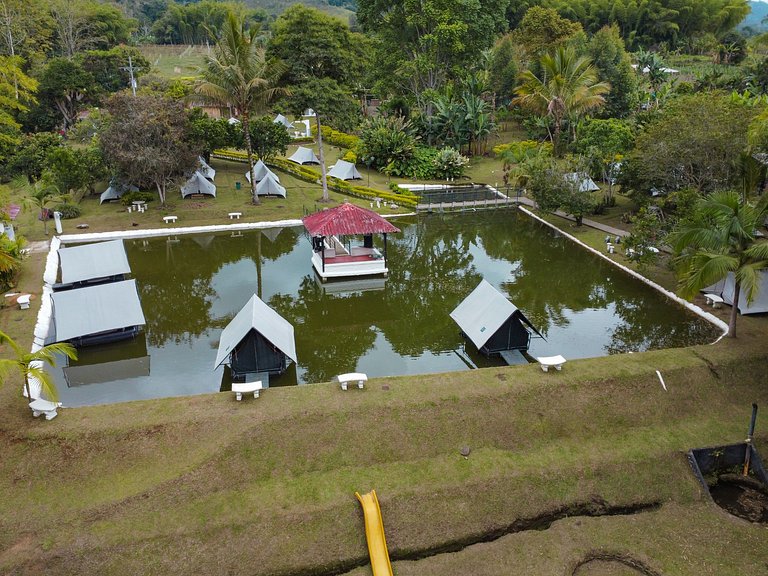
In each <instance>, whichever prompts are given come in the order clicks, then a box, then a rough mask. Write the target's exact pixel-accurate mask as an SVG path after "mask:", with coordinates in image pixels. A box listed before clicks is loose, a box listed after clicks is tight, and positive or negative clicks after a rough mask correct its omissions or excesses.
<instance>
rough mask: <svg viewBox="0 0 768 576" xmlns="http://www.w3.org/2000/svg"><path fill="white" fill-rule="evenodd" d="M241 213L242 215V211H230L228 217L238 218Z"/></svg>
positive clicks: (231, 218)
mask: <svg viewBox="0 0 768 576" xmlns="http://www.w3.org/2000/svg"><path fill="white" fill-rule="evenodd" d="M242 215H243V213H242V212H230V213H229V219H230V220H234V219H235V218H237V219H238V220H240V216H242Z"/></svg>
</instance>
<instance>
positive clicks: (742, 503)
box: [688, 442, 768, 523]
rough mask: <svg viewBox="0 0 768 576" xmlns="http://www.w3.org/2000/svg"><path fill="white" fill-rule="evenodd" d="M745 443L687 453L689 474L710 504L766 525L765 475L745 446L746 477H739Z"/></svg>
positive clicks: (767, 485) (767, 489) (754, 452)
mask: <svg viewBox="0 0 768 576" xmlns="http://www.w3.org/2000/svg"><path fill="white" fill-rule="evenodd" d="M746 450H747V444H746V443H744V442H742V443H740V444H728V445H726V446H716V447H712V448H696V449H693V450H689V451H688V461H689V462H690V464H691V468H692V469H693V473H694V474H695V475H696V477H697V478H698V479H699V482H700V483H701V485H702V486H703V487H704V488H705V489H706V491H707V494H709V497H710V498H711V499H712V501H713V502H714V503H715V504H717V505H718V506H720V507H721V508H723V509H725V510H726V511H728V512H729V513H731V514H733V515H735V516H738V517H740V518H743V519H745V520H748V521H750V522H760V523H768V473H766V470H765V467H764V466H763V461H762V460H761V459H760V455H759V454H758V453H757V450H756V449H755V447H754V446H753V445H749V450H750V461H749V474H748V475H747V476H742V469H743V466H744V455H745V454H746Z"/></svg>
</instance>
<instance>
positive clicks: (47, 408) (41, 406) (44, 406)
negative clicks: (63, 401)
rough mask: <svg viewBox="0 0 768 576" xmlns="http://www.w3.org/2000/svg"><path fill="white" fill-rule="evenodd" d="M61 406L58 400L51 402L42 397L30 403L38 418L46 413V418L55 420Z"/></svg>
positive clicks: (33, 414) (33, 412)
mask: <svg viewBox="0 0 768 576" xmlns="http://www.w3.org/2000/svg"><path fill="white" fill-rule="evenodd" d="M59 406H60V404H58V403H56V402H50V401H48V400H43V399H42V398H38V399H37V400H32V402H30V403H29V407H30V408H32V416H34V417H35V418H37V417H38V416H42V415H43V414H44V415H45V419H46V420H53V419H54V418H56V416H57V414H56V410H57V409H58V408H59Z"/></svg>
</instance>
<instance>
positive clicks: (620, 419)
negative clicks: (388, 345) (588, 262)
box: [0, 347, 768, 574]
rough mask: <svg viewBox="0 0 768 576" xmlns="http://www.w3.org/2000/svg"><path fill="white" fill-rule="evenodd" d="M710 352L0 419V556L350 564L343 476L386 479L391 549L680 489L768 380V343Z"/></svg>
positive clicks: (113, 569)
mask: <svg viewBox="0 0 768 576" xmlns="http://www.w3.org/2000/svg"><path fill="white" fill-rule="evenodd" d="M714 350H716V347H699V348H697V349H687V350H674V351H673V350H667V351H659V352H652V353H646V354H635V355H629V356H623V357H619V356H616V357H610V358H604V359H600V360H585V361H578V362H569V363H568V364H567V365H566V367H565V369H564V371H563V372H562V373H554V374H543V373H542V372H541V371H540V370H538V368H537V367H535V366H527V367H519V368H499V369H486V370H480V371H473V372H465V373H456V374H447V375H431V376H424V377H419V378H390V379H382V380H372V381H370V382H369V385H368V387H367V389H366V390H364V391H356V390H355V391H350V392H347V393H346V394H344V393H342V392H341V391H339V390H338V388H337V387H336V386H332V385H319V386H307V387H300V388H292V389H291V388H288V389H275V390H269V391H267V392H266V393H265V394H264V395H263V398H261V399H259V400H258V401H256V402H247V403H242V404H234V403H233V401H232V398H231V397H230V396H229V395H226V394H219V395H210V396H207V397H197V398H182V399H167V400H163V401H151V402H136V403H129V404H121V405H113V406H105V407H98V408H89V409H73V410H68V411H66V412H64V413H63V415H64V416H65V417H64V418H59V419H57V420H55V421H53V422H50V423H43V424H40V423H30V422H26V423H25V426H24V427H23V428H19V429H14V430H12V429H9V428H8V427H5V428H4V429H3V435H2V443H3V446H2V447H3V453H4V455H5V454H7V455H8V456H9V459H8V460H7V461H8V462H9V463H12V465H11V466H10V467H8V468H7V469H6V468H5V467H4V470H5V471H4V472H3V474H2V476H0V490H2V493H3V494H4V496H7V497H4V498H2V503H0V514H2V517H3V520H2V522H3V524H4V526H3V528H4V530H3V532H4V533H5V534H8V535H9V536H6V537H5V538H4V541H3V544H4V547H5V546H7V547H9V548H10V547H13V545H14V542H15V540H14V539H15V538H16V535H18V534H23V533H29V534H32V535H33V542H34V544H33V545H32V546H31V548H30V549H29V550H26V551H25V552H24V553H21V552H20V553H18V554H13V555H11V556H10V557H5V558H3V560H4V561H5V562H7V563H6V564H5V566H6V567H11V566H14V567H17V568H19V569H20V570H21V572H22V573H23V572H24V571H25V570H26V568H30V567H31V566H32V565H31V564H30V565H28V564H25V563H24V562H25V560H34V559H37V560H44V561H45V562H54V563H59V562H60V563H61V564H60V565H58V564H57V565H58V568H59V569H60V570H59V573H68V572H71V573H83V574H87V573H97V572H99V571H100V570H104V569H105V566H107V565H108V566H109V572H110V573H130V571H128V568H127V567H128V566H131V565H132V564H131V562H127V563H125V564H124V566H125V567H126V568H125V569H124V570H123V569H121V568H120V566H117V565H113V564H112V561H111V560H109V557H110V555H111V554H112V553H113V552H112V550H113V548H114V549H120V550H122V553H121V556H124V557H125V556H128V557H131V558H133V557H137V558H139V557H140V558H142V560H143V561H145V562H147V566H155V567H160V566H161V567H162V570H163V571H164V572H165V573H169V574H172V573H182V567H184V566H186V561H182V560H181V559H179V558H177V560H179V561H178V562H177V563H174V562H173V560H172V559H173V558H176V557H177V556H179V555H181V554H184V555H186V556H185V558H187V557H195V558H197V560H196V562H197V566H198V568H199V569H200V570H194V572H195V573H197V572H199V571H206V570H208V571H216V570H217V562H220V561H222V558H223V557H226V558H228V559H229V560H227V562H226V564H227V565H229V563H230V561H231V560H233V559H238V558H239V559H240V561H241V562H243V563H244V564H243V569H242V570H235V572H234V573H253V572H254V571H253V570H248V569H246V567H248V566H250V567H253V566H259V570H258V573H264V574H270V573H275V574H277V573H287V572H286V571H288V572H290V571H292V570H300V569H304V568H307V567H312V566H315V567H317V566H339V565H346V563H348V562H352V561H354V560H355V558H357V557H358V556H359V549H358V544H359V540H360V538H361V536H360V534H359V533H360V531H361V530H362V524H361V520H360V517H359V511H358V510H357V506H356V504H355V501H354V499H353V498H352V494H351V492H352V491H353V490H354V489H358V490H368V489H370V488H376V489H377V490H378V491H379V492H380V494H381V500H382V506H384V508H385V509H386V518H387V519H386V522H387V526H388V528H389V526H393V529H394V532H395V533H397V534H400V535H401V536H392V537H391V539H392V541H391V545H392V547H393V549H394V550H395V551H397V550H408V549H414V548H417V549H418V548H429V547H432V546H438V545H439V543H440V542H441V541H453V540H460V539H462V538H463V537H465V536H466V535H467V534H470V535H471V534H479V533H482V532H484V531H486V530H489V529H495V528H498V527H499V526H503V525H505V524H506V523H510V522H513V521H514V520H515V519H518V518H524V517H528V516H536V515H539V514H544V513H546V512H547V510H551V509H553V508H557V507H559V506H568V505H571V504H578V503H581V502H589V501H591V500H592V499H600V500H606V501H608V502H613V503H619V504H622V505H626V504H631V503H633V502H640V503H648V502H656V501H660V500H666V499H672V500H675V501H679V502H690V501H691V500H692V499H694V498H695V497H696V495H697V487H696V485H695V482H693V480H692V477H690V476H689V472H688V470H687V467H686V465H685V463H684V461H683V460H682V457H681V456H680V453H681V452H682V451H683V450H685V449H687V448H690V447H695V446H701V445H711V444H718V443H724V442H730V441H738V440H739V439H740V438H741V436H742V435H743V433H744V432H743V430H742V428H743V427H744V425H745V420H746V419H747V418H748V412H749V404H750V403H751V402H752V401H761V400H762V401H763V402H764V401H765V399H766V398H765V397H766V396H767V395H768V392H766V391H765V390H760V389H756V388H755V386H754V385H752V384H751V383H752V382H756V381H759V375H760V374H762V373H764V371H765V368H766V365H765V364H766V361H765V358H764V357H763V356H762V352H755V351H751V352H744V353H743V354H742V356H743V357H739V358H738V359H737V361H735V362H730V363H729V362H728V361H719V362H717V363H716V365H715V366H714V368H715V369H716V370H715V371H713V369H711V367H710V366H708V365H707V363H706V362H705V361H704V360H703V359H702V357H701V355H702V354H703V353H706V354H708V355H709V354H710V352H712V351H714ZM708 361H709V362H712V360H708ZM656 367H658V368H660V369H662V371H663V372H664V375H665V379H666V382H667V386H668V388H669V391H668V392H664V391H663V390H662V388H661V386H660V384H659V382H658V380H657V378H656V375H655V372H654V371H653V370H654V369H655V368H656ZM715 372H717V374H718V375H719V376H718V375H715ZM383 383H386V384H387V386H388V388H389V389H388V390H383V389H382V388H381V384H383ZM760 428H761V427H760V424H758V429H760ZM462 445H468V446H470V447H472V449H473V451H472V453H471V454H470V456H469V459H468V460H464V459H463V458H462V457H460V456H459V455H458V449H459V448H460V447H461V446H462ZM44 546H45V548H48V549H49V551H45V550H43V547H44ZM243 548H244V549H246V550H247V551H248V553H247V554H246V553H245V552H244V551H243V550H242V549H243ZM220 549H223V550H224V551H225V552H219V550H220ZM363 549H364V548H363ZM308 550H310V551H311V553H310V554H309V555H307V554H308V552H307V551H308ZM156 555H159V556H156ZM190 555H191V556H190ZM160 556H162V558H161V557H160ZM86 558H87V560H86ZM105 562H106V564H104V563H105ZM0 566H3V564H0ZM174 566H175V567H174ZM22 567H26V568H22ZM30 569H31V568H30ZM187 573H188V572H187Z"/></svg>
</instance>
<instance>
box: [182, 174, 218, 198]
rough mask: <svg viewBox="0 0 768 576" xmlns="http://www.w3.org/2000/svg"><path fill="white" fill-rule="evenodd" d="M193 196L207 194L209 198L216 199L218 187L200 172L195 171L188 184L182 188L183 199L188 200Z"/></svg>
mask: <svg viewBox="0 0 768 576" xmlns="http://www.w3.org/2000/svg"><path fill="white" fill-rule="evenodd" d="M192 194H207V195H208V196H213V197H214V198H215V197H216V186H215V185H214V184H213V183H211V182H209V181H208V180H206V178H205V176H203V175H202V174H201V173H200V172H198V171H195V173H194V174H192V178H190V179H189V180H187V183H186V184H184V186H182V187H181V197H182V198H186V197H187V196H191V195H192Z"/></svg>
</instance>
